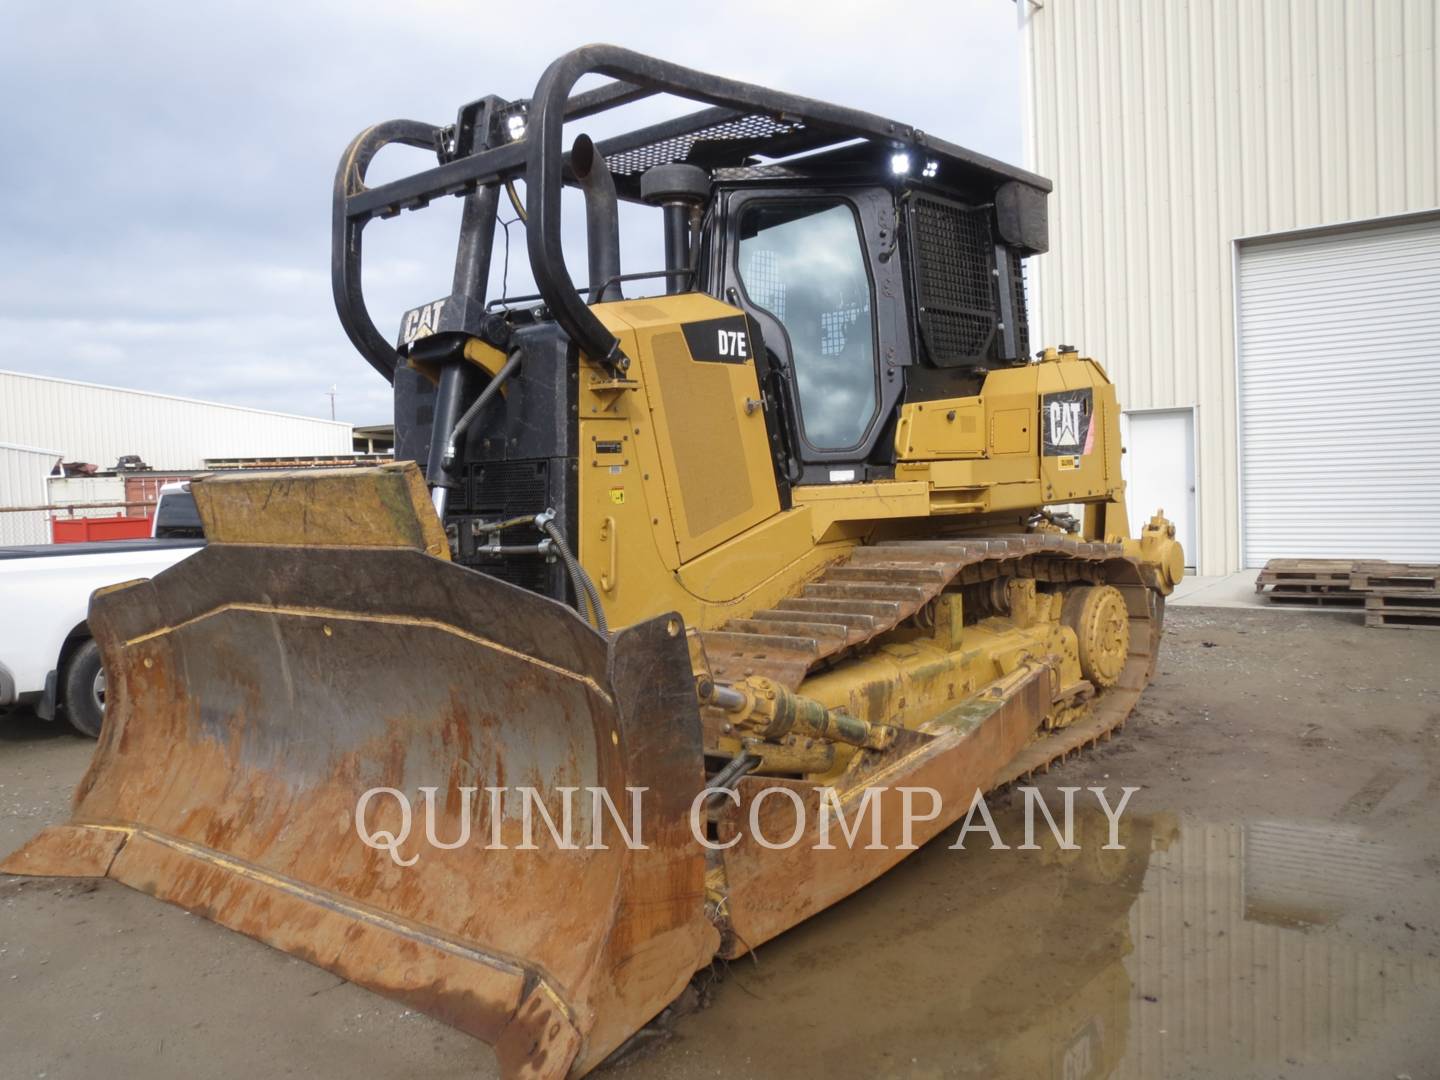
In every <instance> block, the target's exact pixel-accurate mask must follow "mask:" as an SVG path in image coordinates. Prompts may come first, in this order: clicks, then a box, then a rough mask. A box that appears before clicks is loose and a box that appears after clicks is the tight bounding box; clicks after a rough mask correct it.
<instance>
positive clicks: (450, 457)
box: [445, 349, 520, 465]
mask: <svg viewBox="0 0 1440 1080" xmlns="http://www.w3.org/2000/svg"><path fill="white" fill-rule="evenodd" d="M519 366H520V350H519V349H511V350H510V355H509V356H507V357H506V358H505V363H504V365H503V366H501V368H500V370H499V371H497V372H496V373H495V377H494V378H493V379H491V380H490V382H489V383H488V384H487V385H486V387H485V389H484V390H482V391H480V396H479V397H477V398H476V399H475V403H474V404H473V405H471V406H470V408H468V409H466V410H465V415H463V416H462V417H460V419H459V420H457V421H455V426H454V427H453V428H452V429H451V430H450V438H449V440H448V441H447V443H446V446H445V461H446V463H447V465H448V463H449V462H452V461H454V460H455V444H456V442H458V441H459V439H460V436H461V435H463V434H464V433H465V429H466V428H467V427H469V426H470V424H471V422H472V421H473V420H474V419H475V417H477V416H479V415H480V410H481V409H483V408H485V406H486V405H487V404H488V403H489V401H490V399H491V398H493V397H494V396H495V395H496V394H498V393H499V392H500V388H501V387H502V386H504V385H505V382H506V380H507V379H509V378H510V376H511V375H513V374H515V369H516V368H518V367H519Z"/></svg>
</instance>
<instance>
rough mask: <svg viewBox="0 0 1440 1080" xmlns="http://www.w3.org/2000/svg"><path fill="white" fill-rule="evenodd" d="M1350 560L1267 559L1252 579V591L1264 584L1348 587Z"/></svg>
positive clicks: (1257, 590)
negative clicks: (1262, 567)
mask: <svg viewBox="0 0 1440 1080" xmlns="http://www.w3.org/2000/svg"><path fill="white" fill-rule="evenodd" d="M1353 567H1354V563H1353V562H1351V561H1350V560H1348V559H1271V560H1270V561H1269V562H1267V563H1266V564H1265V569H1263V570H1261V571H1260V574H1259V576H1258V577H1256V579H1255V591H1256V592H1263V591H1264V589H1265V586H1267V585H1269V586H1272V587H1279V586H1292V587H1293V586H1307V587H1310V588H1315V587H1326V588H1329V589H1348V588H1350V573H1351V570H1352V568H1353Z"/></svg>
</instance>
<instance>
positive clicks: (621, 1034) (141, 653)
mask: <svg viewBox="0 0 1440 1080" xmlns="http://www.w3.org/2000/svg"><path fill="white" fill-rule="evenodd" d="M90 625H91V628H92V629H93V631H94V632H95V635H96V638H97V639H98V640H99V642H100V645H101V649H102V652H103V655H104V662H105V668H106V671H107V673H108V676H109V687H108V694H109V701H108V706H109V712H108V715H107V718H106V724H105V728H104V732H103V734H102V737H101V740H100V743H99V745H98V747H97V751H96V754H95V758H94V760H93V762H92V764H91V767H90V770H89V772H88V773H87V774H86V776H85V778H84V780H83V781H82V783H81V785H80V788H79V790H78V792H77V794H76V800H75V807H74V816H73V819H72V820H71V822H70V823H69V824H68V825H65V826H60V827H58V828H53V829H50V830H47V831H46V832H45V833H42V834H41V836H39V837H37V838H36V839H35V840H33V841H31V843H30V844H29V845H27V846H26V847H25V848H23V849H22V850H21V851H19V852H17V853H15V854H14V855H12V856H11V857H10V859H9V860H8V861H7V862H6V863H5V865H4V869H6V870H8V871H10V872H14V873H40V874H66V873H69V874H79V875H93V874H107V873H108V876H110V877H112V878H115V879H116V880H118V881H121V882H123V883H125V884H127V885H130V886H133V887H134V888H137V889H140V890H143V891H145V892H149V893H152V894H154V895H156V896H158V897H161V898H163V899H165V900H169V901H172V902H174V903H176V904H179V905H181V906H183V907H185V908H187V909H189V910H191V911H195V912H197V913H199V914H203V915H205V916H207V917H208V918H211V919H213V920H215V921H216V922H219V923H221V924H223V925H225V926H228V927H230V928H232V929H235V930H239V931H241V932H243V933H245V934H248V935H250V936H252V937H255V938H258V939H259V940H261V941H264V942H267V943H268V944H271V945H273V946H275V947H276V948H280V949H283V950H285V951H287V952H291V953H294V954H296V955H299V956H302V957H304V958H305V959H308V960H311V961H313V962H315V963H317V964H320V965H322V966H324V967H327V968H329V969H331V970H333V971H335V972H337V973H338V974H340V975H342V976H344V977H346V978H349V979H352V980H353V981H355V982H357V983H360V984H362V985H365V986H367V987H370V988H372V989H375V990H377V991H380V992H382V993H386V994H389V995H392V996H395V997H398V998H400V999H402V1000H404V1001H406V1002H407V1004H410V1005H411V1006H413V1007H415V1008H417V1009H421V1010H423V1011H426V1012H428V1013H431V1014H433V1015H435V1016H437V1017H439V1018H440V1019H443V1020H445V1021H447V1022H449V1023H451V1024H454V1025H455V1026H457V1027H459V1028H461V1029H463V1030H465V1031H467V1032H470V1033H471V1034H473V1035H475V1036H477V1037H479V1038H481V1039H484V1040H486V1041H488V1042H491V1043H493V1044H495V1045H496V1047H497V1053H498V1055H499V1058H500V1061H501V1065H502V1070H503V1071H504V1073H505V1075H506V1076H509V1077H520V1076H536V1077H561V1076H566V1075H570V1076H578V1075H581V1074H583V1073H584V1072H585V1071H587V1070H588V1069H590V1068H592V1067H593V1066H594V1065H595V1064H597V1063H598V1062H599V1061H600V1060H602V1059H603V1057H604V1056H605V1054H607V1053H608V1052H609V1051H610V1050H611V1049H613V1048H614V1047H615V1046H617V1045H618V1044H619V1043H620V1042H621V1041H623V1040H624V1039H625V1038H626V1037H627V1036H628V1035H630V1034H631V1033H633V1032H634V1031H635V1030H637V1029H638V1028H639V1027H640V1026H642V1025H643V1024H644V1023H645V1022H647V1021H648V1020H649V1019H650V1018H651V1017H653V1016H654V1015H655V1014H656V1013H657V1012H659V1011H660V1010H661V1009H662V1008H663V1007H664V1006H665V1005H666V1004H668V1003H669V1002H670V1001H671V1000H672V999H673V998H674V997H675V996H676V995H677V994H678V993H679V992H680V991H681V989H683V987H684V985H685V982H686V980H687V979H688V978H689V976H690V975H691V974H692V973H693V972H694V971H695V970H696V968H698V967H700V966H702V965H703V964H704V963H706V962H707V961H708V960H709V959H710V958H711V956H712V955H713V953H714V951H715V948H716V945H717V940H718V939H717V935H716V931H715V930H714V928H713V927H712V926H711V925H710V923H709V922H708V921H707V920H706V919H705V916H704V881H703V877H704V861H703V852H702V851H701V850H700V849H699V848H698V846H697V845H695V844H694V843H693V841H691V839H690V834H689V825H688V811H689V803H690V799H691V797H692V796H693V794H694V793H695V792H696V791H698V790H699V789H700V788H701V787H702V786H703V759H702V751H701V741H700V740H701V736H700V723H699V719H698V716H697V714H696V706H695V700H694V692H693V689H692V685H691V675H690V666H689V661H688V654H687V650H686V647H685V643H684V638H683V634H681V633H680V632H679V631H680V625H679V620H678V619H676V620H671V619H667V618H661V619H656V620H652V621H650V622H647V623H644V624H640V625H638V626H635V627H631V628H629V629H626V630H624V631H622V632H620V633H619V634H617V635H615V636H614V637H613V638H612V639H610V640H608V641H607V640H606V639H605V638H603V637H601V636H600V635H599V634H596V633H595V632H594V631H592V630H591V629H590V628H589V627H588V626H586V625H585V624H584V623H583V622H582V621H581V620H580V619H578V618H577V617H576V616H575V615H574V613H573V612H571V611H570V610H569V609H568V608H565V607H563V606H561V605H559V604H556V603H554V602H552V601H549V600H546V599H544V598H541V597H537V596H535V595H533V594H530V593H527V592H524V591H522V590H519V589H516V588H513V587H511V586H509V585H506V584H504V583H503V582H500V581H497V580H495V579H493V578H489V577H487V576H485V575H482V574H478V573H475V572H473V571H470V570H466V569H464V568H462V567H458V566H455V565H453V564H451V563H448V562H445V561H442V560H440V559H436V558H433V557H430V556H428V555H426V554H425V553H424V552H422V551H418V550H404V549H394V548H391V549H389V550H385V549H381V548H361V547H351V548H344V547H332V548H326V547H298V546H294V547H291V546H268V545H251V544H244V545H237V544H219V545H212V546H210V547H208V548H207V549H205V550H204V551H202V552H200V553H198V554H196V555H195V556H193V557H192V558H190V559H187V560H186V561H184V562H182V563H180V564H178V565H176V566H175V567H173V568H172V569H170V570H167V571H166V572H164V573H162V574H161V575H159V576H158V577H157V578H155V579H154V580H153V581H148V582H138V583H134V584H131V585H129V586H126V587H123V588H120V589H116V590H112V591H109V592H107V593H102V594H101V595H99V596H97V597H96V598H95V599H94V601H93V602H92V609H91V616H90ZM521 785H524V786H532V787H535V788H537V789H539V790H540V791H541V792H542V793H543V799H544V802H545V804H546V806H547V808H548V810H549V812H550V814H551V816H552V817H553V819H554V820H555V821H556V822H557V823H559V822H561V821H562V814H563V806H562V800H563V796H562V795H561V793H560V789H562V788H566V787H572V788H578V789H580V791H579V793H578V794H577V796H576V797H575V803H574V815H575V816H574V823H575V824H574V832H575V835H576V836H577V843H578V844H579V847H578V848H577V849H574V850H570V849H563V848H561V847H559V846H557V844H556V842H555V840H554V838H553V837H551V835H550V834H549V833H548V831H547V830H546V829H545V827H544V825H543V823H540V824H538V825H537V827H536V830H535V834H534V836H533V842H534V844H535V845H536V847H537V848H538V850H516V847H517V845H518V844H519V843H521V839H522V838H521V835H520V805H519V799H518V797H515V793H514V789H515V788H517V787H519V786H521ZM382 787H385V788H394V789H396V790H397V791H400V792H403V793H405V794H406V795H407V796H408V797H409V800H410V801H411V803H412V804H413V805H414V807H415V809H416V817H415V819H414V820H413V822H412V833H411V836H410V838H409V840H408V841H407V842H406V843H405V844H403V845H402V846H401V849H400V854H401V855H402V857H404V858H407V859H408V858H409V857H411V856H415V857H416V861H415V863H414V865H412V866H406V867H402V866H399V865H396V863H395V862H394V861H393V860H392V858H391V856H390V854H388V853H387V852H385V851H381V850H375V849H373V848H372V847H369V846H367V845H366V844H364V843H362V841H361V838H360V836H359V834H358V833H357V828H356V806H357V801H358V800H359V799H360V797H361V795H362V794H363V793H364V792H365V791H366V790H368V789H372V788H382ZM427 787H429V788H435V789H437V794H436V797H435V814H434V818H435V828H434V833H435V837H436V839H438V840H439V841H441V842H444V843H454V842H455V841H457V840H458V839H459V838H460V837H461V835H462V830H463V828H464V825H465V824H466V823H467V820H468V824H469V825H470V826H471V838H470V841H469V842H468V843H466V844H463V845H461V846H459V847H456V848H455V849H453V850H442V849H439V848H437V847H435V846H433V845H431V844H429V843H427V842H426V840H425V825H424V822H423V820H422V811H423V807H424V798H423V795H422V789H424V788H427ZM465 787H477V788H481V789H482V790H481V791H480V792H479V793H478V795H477V796H476V797H474V799H473V802H472V804H471V806H470V809H469V813H468V819H467V815H466V812H465V811H466V807H465V804H464V797H463V794H462V792H461V789H462V788H465ZM485 787H509V788H510V789H511V793H512V794H511V796H510V797H507V798H506V800H505V802H504V804H503V807H502V811H501V813H500V814H498V815H495V814H493V813H492V809H491V806H490V804H489V801H488V799H487V797H486V794H485V792H484V791H483V789H484V788H485ZM627 787H633V788H645V789H648V790H647V791H646V792H645V794H644V796H643V811H644V816H643V835H642V840H643V842H644V843H645V844H646V845H647V849H646V850H633V851H632V850H627V849H626V847H625V846H624V843H623V840H622V838H621V837H620V836H619V834H618V833H617V832H616V831H615V830H614V829H608V830H607V831H606V833H605V834H604V837H603V839H604V840H605V842H606V843H607V844H608V845H609V846H608V847H607V848H605V849H593V850H592V849H589V848H587V845H588V844H589V843H590V842H591V839H592V835H591V825H592V814H591V810H592V807H591V802H590V800H589V798H587V797H585V796H586V789H589V788H603V789H605V790H606V791H607V792H608V793H609V795H610V797H611V799H612V800H613V801H614V804H615V805H616V806H617V807H619V808H620V810H621V813H622V816H624V817H626V819H627V822H628V813H627V811H628V808H629V806H630V802H629V798H628V796H627V794H626V789H627ZM368 819H369V820H368V822H367V824H368V825H369V827H370V828H371V829H372V830H378V829H388V830H391V831H393V832H396V833H398V832H399V831H400V830H401V827H402V824H403V823H402V815H401V811H400V808H399V803H398V801H397V800H395V799H393V798H390V797H380V798H377V799H376V800H375V801H373V802H372V803H371V805H370V810H369V814H368ZM537 821H538V819H537ZM609 824H611V823H610V821H609V819H608V817H607V819H606V825H607V826H608V825H609ZM492 829H493V830H494V832H493V833H492ZM497 835H498V836H499V838H500V839H501V841H502V842H503V843H504V844H505V845H506V847H505V849H503V850H499V849H497V850H487V845H489V844H490V843H492V841H493V838H494V837H495V836H497ZM220 1004H221V1003H218V1002H217V1006H218V1005H220Z"/></svg>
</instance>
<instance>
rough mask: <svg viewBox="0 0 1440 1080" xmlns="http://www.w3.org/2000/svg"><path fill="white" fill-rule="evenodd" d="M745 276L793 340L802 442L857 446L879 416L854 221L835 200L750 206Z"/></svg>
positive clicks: (743, 233) (743, 236)
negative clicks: (872, 421) (803, 434)
mask: <svg viewBox="0 0 1440 1080" xmlns="http://www.w3.org/2000/svg"><path fill="white" fill-rule="evenodd" d="M739 269H740V278H741V281H742V282H743V283H744V286H745V292H746V294H747V295H748V296H749V297H750V300H751V301H752V302H753V303H754V304H756V305H758V306H759V307H763V308H765V309H766V310H767V311H769V312H770V314H772V315H774V316H775V318H776V319H778V320H779V321H780V322H781V323H782V324H783V325H784V327H785V332H786V334H787V335H788V336H789V339H790V349H791V353H792V355H791V358H790V360H791V363H792V365H793V367H794V370H795V384H796V390H797V393H798V395H799V398H800V419H801V425H802V428H803V430H804V433H805V438H806V440H807V441H808V442H809V443H810V444H811V445H812V446H814V447H815V448H816V449H819V450H843V449H847V448H849V447H852V446H857V445H859V443H860V442H861V440H862V439H863V438H864V437H865V431H866V429H867V428H868V427H869V426H870V421H871V419H872V418H873V417H874V415H875V401H876V394H875V337H874V331H873V329H872V324H871V318H870V275H869V273H868V271H867V270H866V266H865V252H864V249H863V248H862V247H861V242H860V231H859V226H858V225H857V223H856V220H855V214H854V212H853V211H852V210H851V209H850V207H849V206H848V205H846V204H845V203H841V202H837V201H834V200H823V201H822V200H812V201H807V202H788V203H763V204H760V205H758V206H756V205H752V206H750V207H748V208H747V209H746V210H745V212H744V215H743V216H742V218H741V221H740V268H739Z"/></svg>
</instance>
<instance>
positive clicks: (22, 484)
mask: <svg viewBox="0 0 1440 1080" xmlns="http://www.w3.org/2000/svg"><path fill="white" fill-rule="evenodd" d="M59 460H60V458H59V455H58V454H56V453H55V452H54V451H52V450H43V449H39V448H37V447H33V446H12V445H9V444H7V443H0V506H44V505H45V502H46V477H48V476H49V475H50V473H51V471H53V470H54V468H55V465H56V463H57V462H58V461H59ZM49 542H50V515H48V514H46V513H45V512H44V511H43V510H33V511H25V512H23V513H8V514H7V513H0V544H48V543H49Z"/></svg>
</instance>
